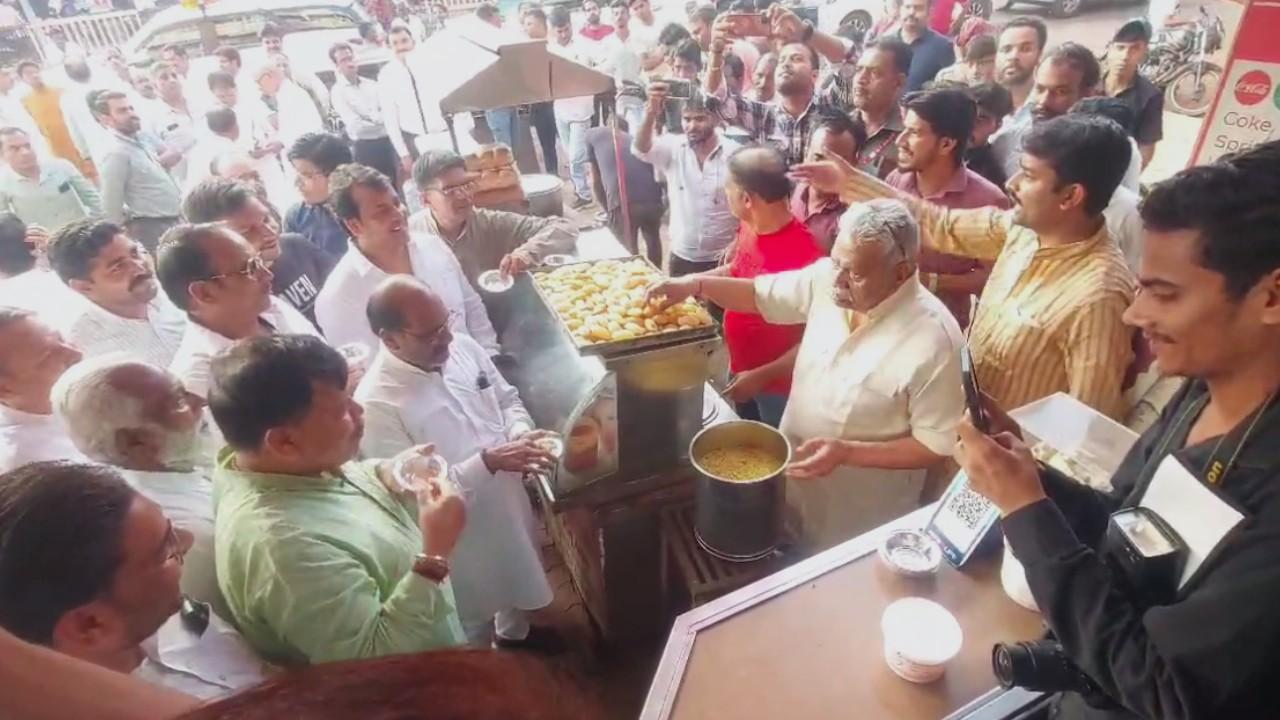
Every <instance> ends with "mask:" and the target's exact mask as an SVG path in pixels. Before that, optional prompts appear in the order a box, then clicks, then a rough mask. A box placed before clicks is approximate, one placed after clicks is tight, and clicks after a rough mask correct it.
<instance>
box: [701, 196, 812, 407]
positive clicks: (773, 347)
mask: <svg viewBox="0 0 1280 720" xmlns="http://www.w3.org/2000/svg"><path fill="white" fill-rule="evenodd" d="M821 257H823V252H822V250H821V249H819V248H818V245H817V243H815V242H814V241H813V235H811V234H810V233H809V229H808V228H806V227H805V226H804V225H803V224H802V223H800V222H799V221H797V220H795V219H793V220H792V221H791V222H789V223H787V224H786V225H785V226H783V228H782V229H780V230H778V231H777V232H772V233H768V234H766V235H756V234H755V233H753V232H751V231H750V230H748V229H747V226H746V225H741V226H739V227H738V237H737V242H736V247H735V251H734V255H733V259H732V260H731V261H729V274H730V275H731V276H733V277H736V278H754V277H756V276H757V275H769V274H772V273H779V272H783V271H786V270H799V269H800V268H803V267H806V266H808V265H811V264H812V263H813V262H814V261H815V260H817V259H818V258H821ZM803 335H804V325H774V324H772V323H767V322H765V320H764V318H763V317H761V316H760V315H759V314H757V313H741V312H733V311H727V312H725V314H724V342H725V344H726V345H728V346H729V369H730V370H732V371H733V372H742V371H743V370H754V369H755V368H758V367H760V366H761V365H765V364H767V363H770V362H773V361H774V360H777V359H778V358H780V357H782V356H783V355H784V354H785V353H786V352H787V351H788V350H790V349H791V348H793V347H795V346H796V345H798V344H800V338H801V337H802V336H803ZM765 392H770V393H781V394H784V395H785V394H787V393H789V392H791V378H790V376H788V377H785V378H779V379H777V380H774V381H773V382H771V383H769V384H768V385H766V386H765Z"/></svg>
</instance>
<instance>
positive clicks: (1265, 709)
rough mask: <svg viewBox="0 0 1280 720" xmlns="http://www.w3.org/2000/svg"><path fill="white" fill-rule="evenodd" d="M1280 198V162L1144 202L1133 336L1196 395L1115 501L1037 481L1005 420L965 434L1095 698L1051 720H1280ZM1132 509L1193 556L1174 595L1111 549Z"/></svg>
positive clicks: (1221, 174)
mask: <svg viewBox="0 0 1280 720" xmlns="http://www.w3.org/2000/svg"><path fill="white" fill-rule="evenodd" d="M1277 193H1280V142H1271V143H1267V144H1265V145H1261V146H1258V147H1257V148H1255V149H1253V150H1251V151H1248V152H1246V153H1244V154H1241V155H1237V156H1234V157H1231V158H1229V159H1227V160H1225V161H1221V162H1219V163H1216V164H1214V165H1208V166H1198V167H1192V168H1188V169H1186V170H1183V171H1182V172H1180V173H1179V174H1178V175H1175V176H1174V177H1173V178H1172V179H1170V180H1167V181H1165V182H1163V183H1160V184H1158V185H1156V186H1155V188H1153V189H1152V191H1151V193H1150V194H1149V195H1148V196H1147V198H1146V199H1145V201H1144V203H1143V206H1142V219H1143V223H1144V226H1145V232H1146V236H1145V245H1144V247H1143V253H1142V264H1141V267H1140V268H1139V272H1138V283H1139V285H1140V286H1141V287H1142V292H1141V293H1139V294H1138V295H1137V297H1136V298H1135V299H1134V300H1133V303H1132V304H1131V305H1130V306H1129V307H1128V309H1127V310H1126V311H1125V321H1126V322H1127V323H1129V324H1130V325H1133V326H1135V327H1137V328H1138V329H1140V330H1141V331H1142V333H1143V335H1144V336H1145V337H1146V338H1147V340H1148V342H1149V343H1150V346H1151V349H1152V352H1153V354H1154V355H1155V358H1156V362H1157V363H1159V365H1160V368H1161V370H1163V371H1164V372H1165V373H1168V374H1170V375H1180V376H1183V377H1186V378H1188V381H1187V383H1186V385H1185V386H1184V387H1183V389H1182V390H1181V391H1180V392H1179V393H1178V395H1177V396H1176V397H1175V398H1174V399H1173V400H1172V401H1171V403H1170V404H1169V406H1168V407H1167V408H1165V411H1164V414H1163V415H1162V416H1161V418H1160V420H1159V421H1158V422H1157V423H1156V425H1155V426H1153V427H1152V428H1150V429H1149V430H1148V431H1147V432H1146V433H1144V434H1143V435H1142V437H1140V438H1139V439H1138V441H1137V442H1136V443H1135V444H1134V445H1133V447H1132V448H1131V449H1130V451H1129V454H1128V455H1127V456H1126V457H1125V459H1124V461H1123V462H1122V463H1121V464H1120V466H1119V468H1117V470H1116V472H1115V475H1114V476H1113V478H1112V480H1111V486H1112V487H1113V488H1114V489H1113V491H1112V492H1110V493H1102V492H1099V491H1096V490H1093V489H1091V488H1090V487H1088V486H1086V485H1084V484H1082V483H1077V482H1073V481H1071V479H1069V478H1067V477H1065V476H1063V475H1061V474H1059V473H1056V472H1053V471H1051V470H1049V469H1047V468H1044V467H1042V466H1038V465H1037V464H1036V463H1035V462H1034V460H1033V458H1032V456H1031V452H1030V450H1029V449H1028V448H1027V446H1026V445H1025V444H1024V443H1023V441H1022V439H1021V438H1020V437H1018V435H1020V431H1019V430H1018V428H1017V426H1016V425H1014V424H1013V423H1012V422H1011V421H1010V420H1009V419H1008V418H1007V417H1004V416H1003V415H1002V414H1000V413H998V412H996V413H995V414H993V416H992V420H993V428H992V429H993V431H995V434H994V436H987V435H984V434H982V433H980V432H978V431H977V430H976V429H975V428H974V427H973V426H972V425H970V424H969V423H961V425H960V438H961V442H960V444H959V445H957V448H956V458H957V460H958V461H959V462H960V464H961V465H962V466H963V467H964V468H965V470H966V472H967V474H968V477H969V482H970V484H971V487H972V488H973V489H974V490H976V491H977V492H980V493H982V494H983V495H985V496H987V497H988V498H990V499H991V501H992V503H993V504H995V506H996V507H998V508H999V509H1000V512H1001V515H1002V516H1003V520H1002V525H1003V531H1004V537H1005V540H1006V542H1007V543H1008V544H1009V548H1010V549H1011V550H1012V551H1013V553H1014V554H1015V555H1016V556H1017V558H1018V560H1020V561H1021V563H1022V565H1023V567H1024V568H1025V569H1026V579H1027V585H1028V586H1029V588H1030V590H1031V594H1032V595H1033V596H1034V598H1035V601H1036V604H1037V605H1038V606H1039V608H1040V611H1041V612H1042V613H1043V615H1044V619H1045V622H1046V624H1047V625H1048V626H1049V629H1050V630H1052V631H1053V634H1054V636H1055V639H1056V641H1057V645H1058V652H1059V654H1060V657H1061V659H1062V662H1064V663H1065V664H1066V665H1068V666H1074V667H1075V668H1076V669H1078V670H1079V673H1080V674H1081V675H1082V676H1084V677H1085V678H1087V679H1088V681H1089V684H1091V685H1092V686H1093V691H1092V692H1088V693H1087V694H1086V693H1084V692H1079V691H1074V690H1064V691H1062V692H1059V693H1058V694H1056V695H1055V696H1054V697H1053V699H1052V702H1053V704H1054V705H1055V707H1054V708H1053V713H1052V715H1053V717H1055V718H1060V719H1061V720H1138V719H1139V718H1140V719H1142V720H1193V719H1195V720H1199V719H1202V718H1233V719H1235V718H1240V719H1244V718H1269V717H1272V716H1273V715H1274V714H1275V708H1276V707H1277V706H1278V705H1280V684H1277V683H1276V682H1275V681H1276V677H1277V673H1276V664H1275V657H1274V649H1275V648H1276V647H1277V646H1280V622H1277V619H1280V615H1278V614H1277V610H1276V604H1275V597H1276V595H1277V593H1280V566H1278V565H1277V564H1276V562H1275V558H1276V555H1277V553H1278V552H1280V540H1278V538H1280V533H1277V529H1278V528H1280V494H1277V493H1276V468H1277V460H1276V457H1277V456H1276V447H1277V442H1278V441H1280V240H1277V237H1276V234H1275V228H1276V226H1277V224H1280V205H1277V204H1276V202H1275V197H1276V195H1277ZM991 409H993V410H994V409H995V408H991ZM1137 508H1142V509H1143V511H1145V512H1152V511H1154V512H1156V513H1158V515H1159V517H1160V518H1161V520H1162V521H1164V523H1165V524H1167V525H1168V527H1169V529H1170V530H1172V532H1173V534H1174V535H1176V536H1178V539H1179V540H1180V543H1179V544H1180V545H1183V546H1184V548H1185V549H1187V550H1189V551H1190V552H1189V554H1188V556H1187V557H1186V560H1185V566H1184V567H1183V568H1182V571H1181V573H1180V575H1174V576H1173V577H1161V576H1156V575H1134V574H1131V573H1130V572H1128V571H1127V569H1128V568H1129V567H1132V566H1131V565H1130V563H1127V562H1124V561H1123V559H1122V558H1123V557H1124V556H1123V554H1122V552H1121V551H1119V550H1122V549H1123V548H1124V546H1123V544H1121V545H1115V544H1114V542H1115V540H1116V539H1117V538H1116V535H1115V533H1113V532H1112V531H1113V530H1114V529H1115V526H1116V525H1117V524H1118V520H1119V518H1123V517H1124V516H1125V515H1126V514H1129V513H1128V512H1126V511H1133V510H1135V509H1137ZM1121 513H1124V514H1121ZM1161 581H1165V582H1163V583H1162V582H1161ZM1153 597H1156V598H1159V599H1158V600H1154V601H1153V600H1152V599H1151V598H1153ZM1031 679H1033V680H1034V679H1035V678H1031ZM1014 681H1015V682H1016V683H1018V684H1023V683H1022V682H1021V681H1019V680H1017V679H1016V678H1015V680H1014ZM1043 689H1045V690H1050V691H1052V690H1059V689H1060V688H1051V687H1044V688H1043Z"/></svg>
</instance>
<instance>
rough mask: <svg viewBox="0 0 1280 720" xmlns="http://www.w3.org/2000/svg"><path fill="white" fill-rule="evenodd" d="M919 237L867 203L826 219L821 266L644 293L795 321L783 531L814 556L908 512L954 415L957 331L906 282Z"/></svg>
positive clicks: (931, 299)
mask: <svg viewBox="0 0 1280 720" xmlns="http://www.w3.org/2000/svg"><path fill="white" fill-rule="evenodd" d="M919 253H920V229H919V227H918V226H917V225H916V222H915V220H914V219H913V218H912V217H911V215H910V213H909V211H908V210H907V208H906V206H905V205H903V204H902V203H901V202H900V201H896V200H872V201H869V202H865V203H861V204H858V205H854V206H852V207H850V209H849V210H848V211H847V212H846V213H845V214H844V216H843V217H842V218H841V219H840V232H839V235H838V236H837V239H836V244H835V246H834V247H833V248H832V250H831V257H830V258H824V259H822V260H819V261H818V262H816V263H814V264H812V265H809V266H808V267H806V268H804V269H802V270H793V271H790V272H782V273H778V274H775V275H761V276H759V277H757V278H755V279H744V278H732V277H718V276H715V275H693V276H688V277H681V278H676V279H673V280H667V281H665V282H663V283H660V284H658V285H655V286H654V287H652V288H650V290H649V297H650V298H653V299H657V300H660V301H661V302H663V303H664V304H672V303H676V302H680V301H681V300H684V299H685V298H687V297H691V296H696V297H701V298H704V299H706V300H710V301H711V302H713V303H715V304H716V305H719V306H720V307H723V308H724V309H725V310H732V311H737V312H753V313H759V314H761V315H762V316H764V319H765V320H766V321H768V322H771V323H777V324H796V323H806V325H805V332H804V338H803V339H802V340H801V341H800V351H799V354H798V355H797V357H796V362H795V373H794V375H793V377H792V382H791V397H790V400H789V401H788V402H787V408H786V411H785V412H784V413H783V415H782V423H781V425H780V429H781V430H782V432H784V433H786V435H787V437H788V438H790V440H791V442H792V443H793V444H794V445H795V446H796V452H795V456H794V458H793V462H792V464H791V465H790V466H788V468H787V490H786V496H787V526H788V529H789V530H790V531H791V532H792V533H794V534H795V535H796V536H797V539H798V540H799V542H800V547H801V548H802V549H803V550H804V551H807V552H816V551H819V550H824V549H826V548H829V547H831V546H833V545H836V544H837V543H840V542H842V541H844V540H848V539H849V538H851V537H853V536H855V535H857V534H858V533H861V532H864V531H866V530H869V529H871V528H873V527H876V526H877V525H880V524H882V523H884V522H887V521H888V520H890V519H891V518H894V517H898V516H900V515H902V514H903V513H906V512H908V511H910V510H911V509H913V508H915V507H916V506H918V505H919V502H920V492H921V490H922V489H923V486H924V478H925V473H926V471H927V470H928V469H929V468H930V467H932V466H933V465H936V464H937V463H939V462H941V461H942V460H944V459H945V458H947V457H949V456H950V454H951V451H952V448H953V447H954V446H955V438H956V425H957V424H958V423H959V422H960V418H961V416H962V415H963V413H964V393H963V391H962V390H961V384H960V354H959V350H960V345H961V343H963V342H964V339H963V336H962V335H961V334H960V326H959V325H957V324H956V320H955V318H954V317H952V315H951V313H950V311H948V310H947V307H946V306H945V305H943V304H942V301H941V300H939V299H938V298H937V297H935V296H934V295H933V294H932V293H930V292H929V291H928V290H926V289H925V288H924V286H923V285H921V284H920V275H919V272H918V267H919Z"/></svg>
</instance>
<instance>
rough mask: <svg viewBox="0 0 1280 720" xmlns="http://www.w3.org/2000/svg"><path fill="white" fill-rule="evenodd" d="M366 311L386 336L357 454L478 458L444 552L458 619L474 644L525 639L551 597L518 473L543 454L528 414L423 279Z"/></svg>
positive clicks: (360, 392)
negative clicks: (535, 613)
mask: <svg viewBox="0 0 1280 720" xmlns="http://www.w3.org/2000/svg"><path fill="white" fill-rule="evenodd" d="M369 315H370V317H371V318H372V319H374V320H375V321H376V324H377V325H378V330H379V335H380V337H381V338H382V339H383V342H382V347H381V350H380V351H379V352H378V355H377V357H376V358H375V359H374V361H373V364H372V365H371V366H370V367H369V371H368V373H367V374H366V375H365V377H364V379H363V380H362V381H361V383H360V386H359V388H358V389H357V390H356V394H355V398H356V400H357V401H359V402H360V404H361V405H362V406H363V407H364V410H365V416H364V425H365V431H364V437H363V439H362V441H361V446H360V447H361V452H362V453H363V454H364V456H365V457H394V456H395V455H397V454H399V453H400V452H401V451H403V450H405V449H407V448H410V447H413V446H416V445H423V444H433V445H435V449H436V452H437V453H439V454H440V455H441V456H443V457H444V459H445V460H446V461H447V462H448V463H449V464H450V465H451V466H453V467H462V464H463V463H464V461H466V460H468V459H471V458H474V457H476V456H477V455H478V456H480V458H481V460H482V461H483V463H482V464H481V463H474V462H473V463H468V465H469V466H471V467H474V468H476V469H477V472H472V473H467V474H462V473H459V474H455V475H454V476H453V477H454V479H455V480H456V482H458V483H459V485H460V486H461V487H462V495H463V498H464V499H465V500H466V503H467V526H466V529H465V530H464V531H463V533H462V537H461V539H460V540H459V542H458V546H457V548H455V550H454V553H453V556H452V557H451V558H450V562H451V566H452V575H451V577H452V579H453V591H454V596H455V597H456V598H457V602H458V614H459V617H460V619H461V620H462V625H463V629H464V630H465V631H466V633H467V637H468V639H469V640H471V641H472V642H473V643H484V644H486V645H487V644H488V641H489V637H490V635H491V634H493V633H494V632H495V631H496V635H497V637H496V638H495V640H496V642H497V644H498V645H499V646H509V645H520V644H521V643H522V641H527V640H532V636H531V634H530V625H529V621H528V618H527V616H526V613H525V611H526V610H533V609H536V608H540V607H543V606H545V605H547V604H549V603H550V602H551V599H552V592H551V587H550V585H548V583H547V579H546V575H545V574H544V572H543V569H542V561H541V558H540V555H539V551H538V546H537V543H536V541H535V536H534V527H535V526H534V520H533V509H532V507H531V506H530V504H529V497H528V495H526V494H525V491H524V486H523V484H522V482H521V474H522V473H521V470H522V469H527V470H536V469H538V466H539V463H544V464H542V467H546V465H545V462H546V461H549V460H550V458H549V457H542V451H540V450H538V449H537V447H536V446H535V445H533V443H532V441H531V440H530V439H524V440H520V439H519V438H521V437H523V436H526V435H528V434H529V433H530V431H532V430H533V420H532V419H531V418H530V417H529V414H528V413H527V412H526V411H525V409H524V405H523V404H521V402H520V397H519V396H518V394H517V393H516V390H515V388H514V387H512V386H511V385H509V384H508V383H507V382H506V380H504V379H503V378H502V375H501V374H499V373H498V370H497V368H495V367H494V365H493V362H492V361H491V360H490V359H489V355H488V353H487V351H485V350H484V349H483V348H481V347H480V345H479V344H478V343H477V342H476V341H475V340H472V339H471V338H469V337H467V336H466V335H457V336H452V338H451V333H450V332H449V328H448V325H447V319H446V310H445V308H444V306H443V304H442V303H441V302H440V300H439V299H438V298H437V297H435V296H434V295H433V294H432V293H431V292H430V291H429V290H428V289H427V288H426V287H425V286H424V285H422V284H421V283H420V282H418V281H416V280H414V279H413V278H410V277H407V276H397V277H395V278H392V279H391V280H389V281H388V282H386V283H384V284H382V285H380V286H379V288H378V289H377V290H376V291H375V295H374V297H373V298H372V299H371V300H370V303H369ZM546 632H547V631H545V630H543V629H541V628H539V629H538V634H542V633H546ZM530 647H532V643H530Z"/></svg>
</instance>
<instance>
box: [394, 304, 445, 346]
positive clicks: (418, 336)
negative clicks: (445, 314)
mask: <svg viewBox="0 0 1280 720" xmlns="http://www.w3.org/2000/svg"><path fill="white" fill-rule="evenodd" d="M456 316H457V313H455V312H454V311H453V310H450V311H449V318H448V319H447V320H445V321H444V322H443V323H441V324H440V325H439V327H437V328H436V329H434V330H428V331H427V332H424V333H416V332H411V331H409V330H400V332H401V333H402V334H404V335H408V336H409V337H411V338H413V339H414V340H417V341H418V342H431V341H433V340H436V339H437V338H439V337H440V336H441V335H443V334H444V331H445V330H448V329H449V328H450V327H451V326H452V325H453V320H454V318H455V317H456Z"/></svg>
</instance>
